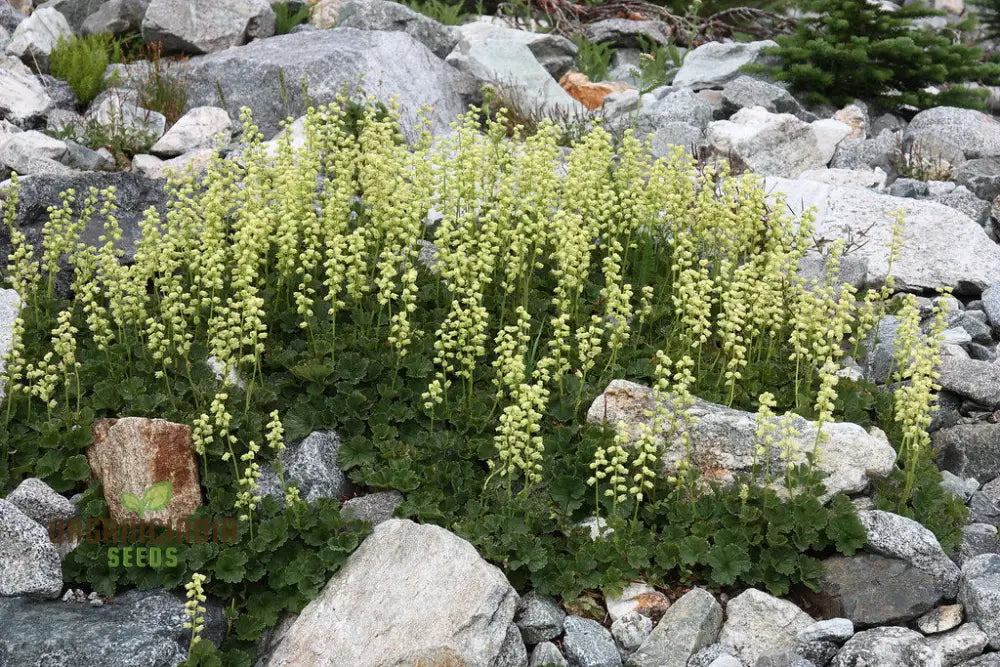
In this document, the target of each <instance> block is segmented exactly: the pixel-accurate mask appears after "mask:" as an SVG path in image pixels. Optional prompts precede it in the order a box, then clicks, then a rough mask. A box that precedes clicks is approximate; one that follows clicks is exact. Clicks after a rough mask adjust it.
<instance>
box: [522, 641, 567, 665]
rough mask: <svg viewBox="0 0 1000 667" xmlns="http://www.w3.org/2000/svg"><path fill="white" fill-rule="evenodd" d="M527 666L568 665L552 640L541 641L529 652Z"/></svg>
mask: <svg viewBox="0 0 1000 667" xmlns="http://www.w3.org/2000/svg"><path fill="white" fill-rule="evenodd" d="M528 666H529V667H553V666H554V667H569V661H568V660H566V658H565V657H563V654H562V653H560V652H559V647H557V646H556V645H555V644H553V643H552V642H542V643H541V644H539V645H538V646H536V647H535V650H534V651H532V652H531V661H530V662H529V663H528Z"/></svg>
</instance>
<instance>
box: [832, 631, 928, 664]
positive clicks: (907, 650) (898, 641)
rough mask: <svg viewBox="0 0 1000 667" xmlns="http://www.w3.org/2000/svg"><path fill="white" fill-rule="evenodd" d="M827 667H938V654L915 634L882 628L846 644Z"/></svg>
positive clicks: (860, 633) (852, 638)
mask: <svg viewBox="0 0 1000 667" xmlns="http://www.w3.org/2000/svg"><path fill="white" fill-rule="evenodd" d="M830 664H831V667H862V665H865V666H870V667H876V666H878V667H942V664H941V656H940V654H939V653H938V652H937V651H935V650H934V649H932V648H931V647H930V646H928V645H927V642H926V640H925V639H924V638H923V636H922V635H921V634H920V633H919V632H914V631H913V630H909V629H907V628H899V627H884V628H873V629H871V630H865V631H864V632H859V633H858V634H856V635H854V636H853V637H851V638H850V639H849V640H847V643H846V644H844V647H843V648H842V649H841V650H840V652H839V653H837V656H836V657H835V658H834V659H833V662H832V663H830Z"/></svg>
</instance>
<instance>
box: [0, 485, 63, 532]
mask: <svg viewBox="0 0 1000 667" xmlns="http://www.w3.org/2000/svg"><path fill="white" fill-rule="evenodd" d="M7 502H8V503H10V504H11V505H13V506H14V507H16V508H17V509H19V510H21V512H22V513H23V514H24V515H25V516H26V517H28V518H29V519H31V520H32V521H34V522H35V523H37V524H38V525H40V526H42V527H43V528H46V529H48V526H49V522H51V521H60V520H66V519H72V518H73V517H74V516H76V512H77V507H76V505H74V504H73V503H71V502H70V501H69V499H68V498H66V497H65V496H61V495H59V494H58V493H56V492H55V491H53V490H52V488H51V487H50V486H49V485H48V484H46V483H45V482H43V481H42V480H40V479H37V478H35V477H29V478H28V479H26V480H24V481H22V482H21V483H20V484H18V485H17V488H16V489H14V490H13V491H11V492H10V495H8V496H7Z"/></svg>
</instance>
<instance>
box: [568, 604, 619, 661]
mask: <svg viewBox="0 0 1000 667" xmlns="http://www.w3.org/2000/svg"><path fill="white" fill-rule="evenodd" d="M563 627H564V628H565V631H566V635H565V637H563V651H565V652H566V657H568V658H569V662H570V664H571V665H573V666H574V667H621V664H622V659H621V656H620V655H619V653H618V647H617V646H615V640H614V638H613V637H612V636H611V633H610V632H608V631H607V629H605V627H604V626H603V625H601V624H600V623H598V622H597V621H592V620H590V619H589V618H581V617H579V616H567V617H566V621H565V623H564V624H563Z"/></svg>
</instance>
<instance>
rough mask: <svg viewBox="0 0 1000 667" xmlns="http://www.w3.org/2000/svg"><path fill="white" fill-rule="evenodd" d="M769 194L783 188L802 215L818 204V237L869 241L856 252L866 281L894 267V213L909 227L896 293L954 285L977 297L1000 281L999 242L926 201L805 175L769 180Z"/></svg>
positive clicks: (875, 283) (881, 277) (897, 270)
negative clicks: (865, 269)
mask: <svg viewBox="0 0 1000 667" xmlns="http://www.w3.org/2000/svg"><path fill="white" fill-rule="evenodd" d="M765 187H766V188H767V190H768V191H769V192H772V193H774V195H773V196H776V195H777V193H784V194H785V195H786V197H785V201H786V203H787V205H788V206H789V207H790V208H791V210H792V211H794V212H795V213H796V214H798V213H799V212H800V211H802V210H803V209H804V208H808V207H811V206H813V207H816V209H817V217H816V232H815V233H816V234H817V235H818V236H821V237H823V238H827V239H837V238H840V239H844V240H845V241H846V240H848V239H849V238H853V239H854V240H855V241H857V240H859V239H861V238H864V239H865V243H864V245H863V246H862V247H861V248H859V249H857V250H855V251H854V252H855V254H856V255H857V256H858V257H862V258H864V259H867V260H868V283H869V285H870V286H878V285H880V284H882V282H883V281H884V280H885V276H886V273H887V271H888V259H889V248H890V244H891V238H892V225H893V217H892V215H893V213H894V212H895V211H896V210H899V209H902V211H903V214H904V217H905V220H906V224H905V227H904V229H903V244H902V249H901V250H900V253H899V256H898V257H897V258H896V261H895V262H893V265H892V273H893V276H895V278H896V289H898V290H921V289H938V288H941V287H944V286H951V287H953V288H954V289H955V292H956V293H958V294H978V293H979V292H980V291H981V290H982V289H984V288H986V287H988V286H989V285H992V284H993V283H996V282H1000V247H998V246H997V245H996V244H995V243H993V242H991V241H990V240H989V238H988V237H987V236H986V232H985V231H983V229H982V227H980V226H979V225H978V224H977V223H976V222H975V221H973V220H972V219H970V218H968V217H967V216H965V215H962V214H961V213H959V212H958V211H956V210H954V209H952V208H949V207H947V206H943V205H941V204H938V203H935V202H930V201H926V200H917V199H908V198H901V197H892V196H890V195H884V194H878V193H875V192H872V191H870V190H866V189H863V188H853V187H834V186H830V185H824V184H822V183H815V182H811V181H805V180H791V179H784V178H777V177H768V178H766V179H765Z"/></svg>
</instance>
